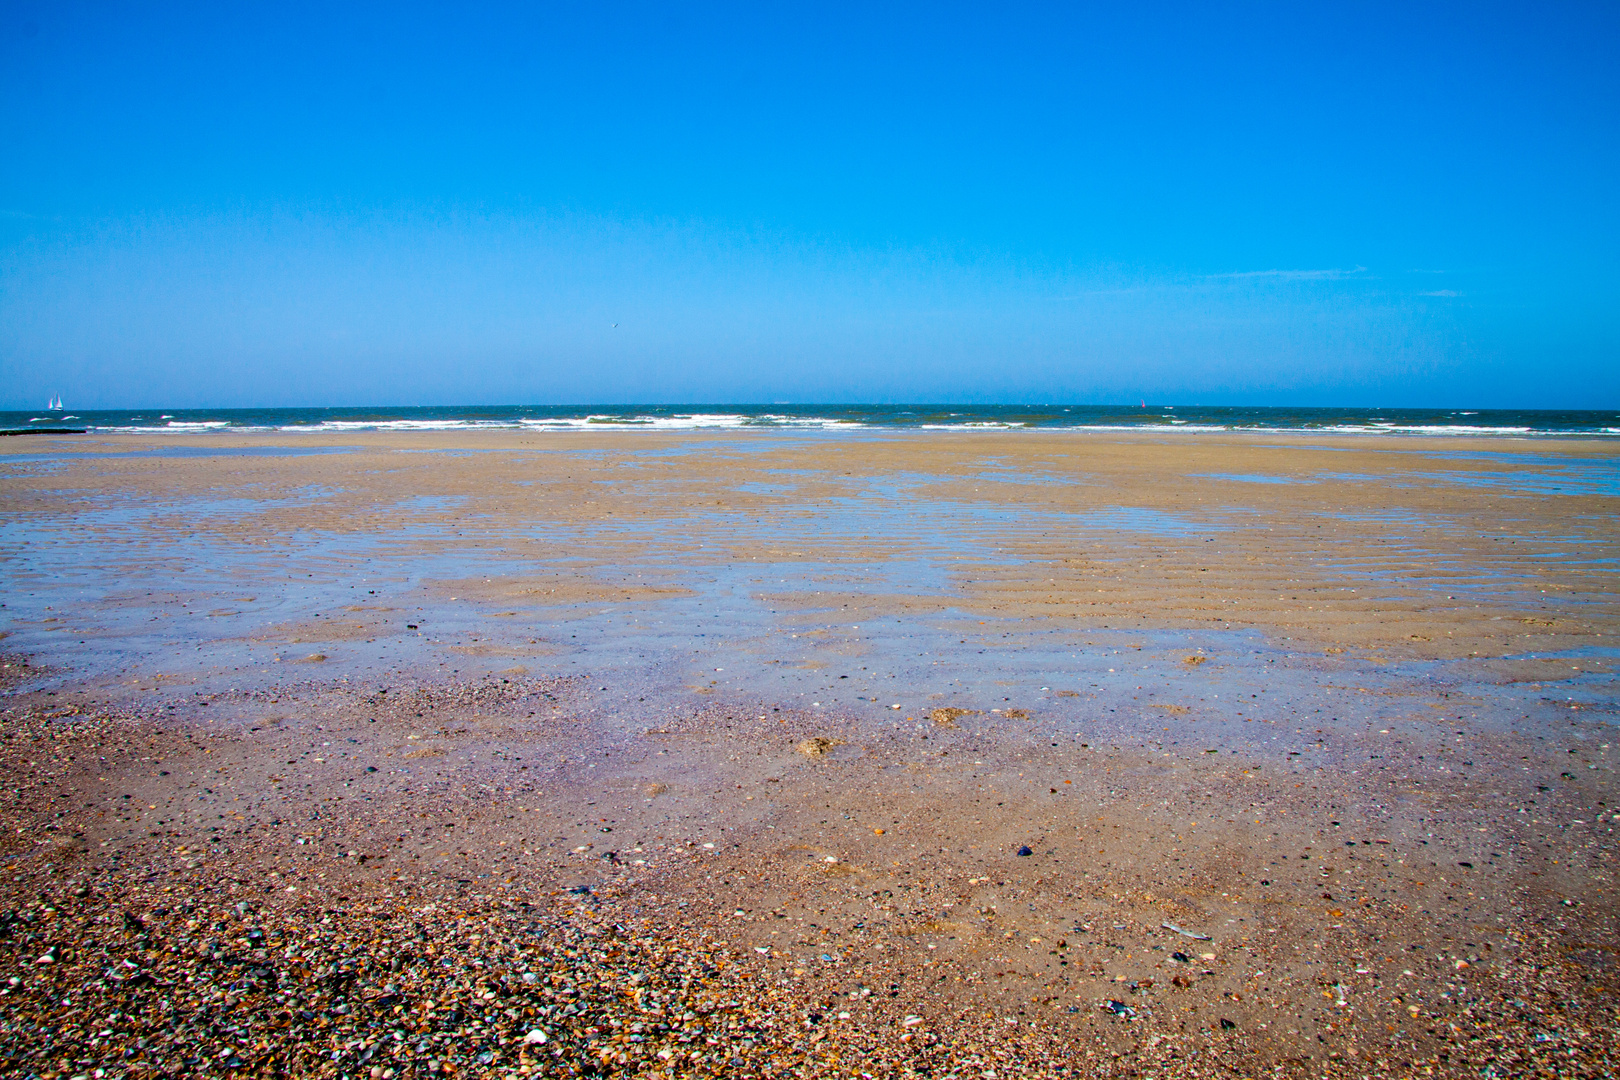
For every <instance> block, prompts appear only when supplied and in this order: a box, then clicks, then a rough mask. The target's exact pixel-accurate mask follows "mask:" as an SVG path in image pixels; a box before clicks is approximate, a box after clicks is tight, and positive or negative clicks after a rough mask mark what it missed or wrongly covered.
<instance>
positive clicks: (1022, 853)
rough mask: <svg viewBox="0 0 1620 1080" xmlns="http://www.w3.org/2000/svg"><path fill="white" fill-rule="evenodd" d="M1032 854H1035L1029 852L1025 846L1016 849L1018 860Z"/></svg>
mask: <svg viewBox="0 0 1620 1080" xmlns="http://www.w3.org/2000/svg"><path fill="white" fill-rule="evenodd" d="M1033 854H1035V852H1033V851H1031V850H1030V848H1029V846H1028V845H1027V844H1026V845H1025V846H1023V847H1021V848H1019V849H1018V855H1019V857H1020V858H1022V857H1024V856H1026V855H1033Z"/></svg>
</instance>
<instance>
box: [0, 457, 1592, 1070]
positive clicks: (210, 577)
mask: <svg viewBox="0 0 1620 1080" xmlns="http://www.w3.org/2000/svg"><path fill="white" fill-rule="evenodd" d="M42 442H44V440H31V441H30V445H29V447H27V448H26V451H27V452H26V453H24V452H23V449H21V448H18V449H16V450H15V452H11V453H10V454H9V456H8V457H5V458H0V469H4V470H5V471H4V474H3V475H4V477H5V479H4V480H3V487H0V498H3V500H4V502H3V506H4V523H5V524H4V532H3V533H0V538H3V542H4V545H5V546H4V554H5V558H6V564H7V577H8V580H9V581H10V582H11V583H12V585H11V588H10V589H9V590H8V597H7V599H6V607H5V608H4V609H3V610H4V613H5V617H6V620H7V622H6V625H5V629H6V630H7V631H9V637H8V638H7V639H6V640H5V641H3V642H0V648H7V649H10V650H11V652H12V654H13V657H14V659H12V660H11V661H10V662H11V663H12V664H13V666H12V667H9V668H6V669H4V670H3V672H0V674H4V675H6V676H7V677H8V678H9V680H10V684H9V685H10V690H9V693H8V696H7V698H6V700H5V703H4V709H5V713H4V720H5V725H6V731H5V733H6V735H7V739H6V741H5V743H4V745H3V751H0V769H3V770H4V774H5V777H6V779H7V784H6V785H5V786H6V788H7V789H8V790H7V793H6V795H5V799H6V802H7V811H6V822H7V824H8V825H11V826H13V827H12V828H8V829H7V830H6V832H7V833H8V834H9V835H8V841H7V844H8V848H9V850H8V851H7V853H6V854H7V855H8V861H7V864H6V869H5V874H6V885H5V888H6V890H7V892H8V896H7V898H6V904H7V906H8V907H9V909H10V912H9V914H10V916H12V918H11V920H10V921H8V923H7V926H8V928H9V930H10V936H9V937H7V938H4V939H0V948H3V949H4V950H5V951H4V952H3V953H0V965H4V966H5V967H6V968H7V969H8V970H5V971H0V982H3V980H6V979H11V978H16V979H17V980H18V982H17V983H15V984H12V986H11V988H10V989H9V990H6V989H4V988H3V987H0V992H3V993H6V994H7V996H9V997H10V998H11V999H12V1001H13V1003H14V1004H13V1005H12V1006H10V1008H11V1009H12V1010H13V1012H12V1018H11V1019H10V1020H8V1022H7V1028H6V1030H5V1032H4V1033H3V1037H4V1038H5V1040H6V1043H5V1047H4V1049H5V1052H6V1053H7V1054H8V1055H9V1058H10V1061H11V1062H12V1065H11V1068H12V1069H13V1070H15V1071H16V1072H18V1073H19V1074H21V1075H27V1074H29V1073H38V1074H40V1075H45V1074H46V1073H47V1072H56V1073H59V1074H60V1075H62V1076H64V1077H65V1076H71V1075H75V1074H76V1072H78V1071H85V1070H92V1069H93V1068H95V1067H101V1068H104V1069H108V1070H113V1071H114V1072H109V1075H112V1074H114V1073H116V1074H117V1075H123V1074H124V1073H125V1072H127V1073H128V1074H130V1075H148V1074H151V1073H153V1072H156V1071H169V1072H176V1071H178V1072H193V1073H206V1072H212V1073H217V1074H224V1073H227V1072H230V1071H233V1070H235V1071H246V1072H258V1071H263V1070H270V1071H275V1070H278V1069H279V1070H281V1071H283V1072H290V1073H295V1074H302V1073H308V1072H326V1073H330V1074H332V1075H372V1072H371V1070H373V1069H376V1070H381V1071H378V1072H376V1073H375V1075H376V1076H378V1077H382V1076H384V1075H386V1074H387V1070H389V1069H392V1070H394V1073H393V1075H400V1076H402V1075H427V1074H428V1073H429V1070H430V1069H438V1070H440V1071H444V1070H455V1071H459V1072H463V1073H471V1074H474V1075H478V1074H484V1073H488V1074H490V1075H499V1076H507V1075H524V1076H527V1075H533V1074H535V1073H536V1072H541V1073H542V1074H544V1075H552V1074H555V1075H569V1074H571V1073H570V1070H572V1071H573V1072H574V1073H578V1072H584V1071H590V1070H593V1069H594V1070H600V1071H605V1072H610V1073H611V1072H614V1071H624V1072H646V1071H659V1072H662V1073H665V1074H669V1075H692V1074H705V1073H708V1072H717V1073H735V1074H737V1075H763V1074H765V1073H771V1074H773V1075H774V1074H775V1073H777V1072H781V1071H790V1070H791V1069H794V1068H802V1069H804V1070H805V1071H806V1072H807V1073H813V1074H825V1075H858V1074H860V1073H861V1072H863V1071H864V1072H868V1073H871V1074H872V1075H894V1074H900V1073H902V1072H903V1071H905V1070H908V1069H909V1070H912V1071H913V1072H915V1073H917V1074H919V1075H923V1074H926V1075H949V1074H952V1073H953V1072H954V1073H955V1074H956V1075H973V1076H982V1075H985V1074H987V1073H990V1072H994V1073H996V1074H997V1075H1009V1074H1020V1075H1022V1074H1029V1075H1041V1074H1062V1073H1070V1074H1078V1075H1127V1074H1132V1073H1151V1074H1153V1075H1176V1074H1188V1075H1205V1074H1208V1075H1214V1074H1216V1073H1221V1074H1226V1073H1236V1074H1245V1073H1251V1072H1258V1071H1261V1070H1267V1071H1269V1070H1272V1069H1276V1068H1280V1069H1282V1070H1283V1072H1284V1073H1287V1074H1291V1075H1293V1074H1297V1075H1305V1074H1307V1073H1308V1074H1312V1075H1317V1074H1324V1075H1346V1076H1350V1075H1355V1076H1361V1075H1373V1074H1391V1075H1403V1076H1404V1075H1431V1074H1445V1075H1462V1074H1465V1073H1466V1074H1470V1075H1475V1074H1478V1073H1479V1072H1480V1070H1481V1069H1484V1068H1487V1067H1489V1068H1491V1069H1494V1072H1493V1075H1521V1074H1525V1073H1533V1072H1536V1071H1537V1070H1547V1071H1550V1072H1552V1073H1553V1074H1556V1075H1601V1074H1604V1073H1606V1072H1608V1071H1609V1070H1610V1068H1611V1063H1612V1060H1613V1055H1614V1049H1615V1038H1614V1028H1615V1024H1614V1004H1615V1003H1614V1000H1613V996H1612V986H1613V982H1614V964H1615V952H1614V948H1615V940H1616V939H1615V926H1614V901H1613V899H1612V882H1611V881H1610V875H1611V874H1612V869H1611V868H1612V863H1613V858H1612V845H1613V835H1612V828H1613V824H1614V822H1615V817H1616V813H1617V812H1620V811H1617V809H1616V808H1614V807H1613V805H1612V804H1613V797H1612V796H1613V792H1612V785H1613V775H1614V773H1613V759H1612V757H1611V748H1610V746H1609V745H1608V744H1609V742H1610V733H1611V732H1612V730H1613V724H1614V720H1615V710H1616V696H1615V693H1614V683H1613V675H1612V672H1613V664H1614V661H1615V656H1616V647H1615V642H1614V632H1615V626H1616V619H1615V614H1616V606H1615V595H1614V589H1613V579H1614V575H1613V566H1614V560H1615V558H1616V556H1617V555H1620V551H1617V549H1620V540H1617V534H1616V530H1615V527H1614V526H1615V520H1616V515H1615V511H1616V508H1617V503H1620V498H1617V496H1620V465H1617V461H1616V454H1615V447H1614V444H1613V443H1611V442H1571V441H1553V440H1455V439H1446V440H1422V439H1375V438H1351V439H1328V438H1320V437H1294V438H1289V437H1284V436H1279V435H1276V434H1268V435H1265V436H1211V435H1200V436H1197V437H1192V438H1175V437H1165V436H1141V435H1120V436H1103V435H1096V434H1090V433H1087V434H1084V435H1077V434H1072V433H1071V434H1062V433H1038V434H1036V433H1030V434H1017V433H1005V432H998V433H993V434H992V433H986V434H983V435H959V434H946V433H927V434H915V433H910V434H903V435H883V436H860V437H853V436H847V435H840V436H836V437H828V436H818V437H792V436H783V435H773V436H769V437H755V436H744V437H739V436H737V435H735V434H731V435H700V434H692V435H654V434H650V433H608V434H596V433H588V434H586V433H568V434H558V435H520V434H515V433H505V434H484V435H475V436H468V435H462V434H458V435H456V436H453V437H452V436H449V435H425V434H423V435H411V436H397V435H365V436H347V437H344V438H341V439H338V438H326V437H280V436H255V437H251V438H241V437H231V438H226V437H212V436H195V437H187V438H184V439H158V438H138V437H118V438H104V439H95V440H93V441H87V440H83V439H81V440H61V441H59V442H56V441H53V443H52V445H50V446H49V447H48V448H42V447H41V443H42ZM3 449H5V450H6V451H12V450H13V448H10V447H6V448H3ZM25 656H26V658H27V664H28V665H29V666H28V668H26V669H24V668H23V667H22V666H21V664H22V659H21V658H22V657H25ZM1026 850H1027V852H1028V853H1027V854H1020V852H1021V851H1026ZM81 891H83V892H84V895H83V896H80V895H78V893H79V892H81ZM239 905H240V906H239ZM47 906H48V907H49V908H50V910H49V911H48V912H47V910H46V908H47ZM124 912H129V913H130V915H131V917H132V918H134V919H136V920H138V924H137V923H129V922H127V921H125V920H124V917H123V913H124ZM463 916H465V917H463ZM98 919H103V920H105V921H102V922H97V921H96V920H98ZM30 920H31V921H30ZM480 926H482V927H484V929H483V930H482V931H480V930H479V929H478V927H480ZM255 932H256V933H258V935H259V936H258V937H257V938H255V937H253V934H254V933H255ZM474 938H476V939H477V940H474ZM310 941H313V942H317V944H316V945H315V946H314V948H313V950H312V951H305V950H303V946H302V945H301V944H299V943H302V942H310ZM385 942H386V944H384V943H385ZM401 942H409V943H410V944H409V945H408V946H406V947H405V948H404V949H403V951H402V950H401ZM52 945H55V946H56V947H57V948H58V950H59V951H58V952H57V953H56V954H55V957H56V959H55V960H54V961H53V962H52V963H46V964H40V963H38V962H37V960H38V959H39V958H40V957H42V956H44V955H47V953H46V950H47V949H48V948H49V947H50V946H52ZM165 950H168V951H165ZM306 953H307V954H306ZM570 953H571V954H573V955H569V954H570ZM405 954H408V959H405V960H403V961H402V960H400V956H402V955H405ZM446 960H449V961H451V962H450V963H448V964H447V963H445V961H446ZM126 962H128V963H131V964H133V965H134V966H133V967H129V968H121V967H120V966H119V965H122V964H125V963H126ZM126 970H127V971H129V972H135V973H139V972H147V971H149V972H151V975H150V981H149V982H146V983H143V984H141V985H140V986H137V987H135V988H131V987H129V986H128V985H127V983H125V982H124V981H122V980H123V979H124V978H125V977H126V976H124V975H122V974H121V973H122V972H123V971H126ZM266 971H268V972H270V973H273V974H274V978H273V979H272V978H271V975H270V974H265V973H264V972H266ZM252 972H260V974H256V975H255V974H251V973H252ZM187 980H189V981H187ZM637 980H640V981H639V982H638V981H637ZM569 981H571V982H572V984H573V986H574V990H573V996H572V997H570V998H567V999H566V1002H565V999H564V998H562V997H559V996H558V994H559V993H560V992H561V991H560V990H559V989H558V988H559V987H561V986H563V985H565V984H566V983H568V982H569ZM181 987H184V988H185V990H184V991H183V992H182V990H181V989H180V988H181ZM390 987H392V989H390ZM654 988H656V991H655V989H654ZM210 994H217V995H219V996H218V997H210V996H209V995H210ZM485 995H488V996H487V997H486V996H485ZM548 995H550V996H548ZM64 1002H66V1003H65V1004H64ZM165 1002H166V1003H167V1006H165V1005H164V1003H165ZM379 1002H382V1004H380V1005H379V1004H378V1003H379ZM576 1006H577V1011H575V1010H576ZM232 1013H235V1014H236V1015H237V1016H238V1017H239V1018H240V1019H239V1022H238V1023H236V1024H234V1025H232V1024H226V1023H225V1022H224V1020H225V1018H227V1017H229V1016H230V1015H231V1014H232ZM86 1014H92V1015H94V1016H96V1017H97V1019H96V1020H95V1022H94V1023H90V1022H88V1019H79V1020H77V1021H76V1024H77V1026H74V1025H73V1024H71V1023H70V1024H67V1025H66V1026H64V1021H65V1020H70V1019H72V1018H75V1017H84V1016H86ZM182 1014H184V1015H185V1016H188V1017H190V1019H189V1020H188V1021H187V1025H186V1026H183V1027H182V1028H181V1031H182V1033H184V1032H191V1033H193V1035H194V1036H195V1037H194V1038H193V1039H192V1040H191V1041H187V1039H186V1038H184V1037H181V1038H177V1040H176V1041H175V1042H174V1043H173V1044H172V1045H171V1043H169V1042H167V1041H165V1040H161V1039H157V1038H155V1036H154V1032H155V1031H157V1030H160V1029H165V1028H167V1029H172V1028H173V1025H174V1022H175V1020H176V1018H177V1017H179V1016H181V1015H182ZM306 1014H307V1015H306ZM688 1014H690V1017H688ZM844 1014H848V1015H847V1016H845V1015H844ZM101 1017H106V1019H101ZM103 1025H104V1026H103ZM635 1025H640V1029H639V1030H636V1029H635ZM230 1026H236V1027H239V1028H242V1029H243V1031H242V1033H240V1038H237V1036H236V1035H231V1036H230V1038H237V1041H235V1042H229V1039H228V1038H227V1035H226V1033H225V1030H224V1029H225V1028H228V1027H230ZM47 1030H48V1031H50V1032H51V1035H50V1038H49V1039H42V1035H41V1033H42V1031H47ZM534 1031H539V1032H541V1033H542V1034H544V1035H545V1039H546V1041H544V1042H541V1041H539V1039H538V1038H536V1037H533V1036H531V1035H530V1034H529V1033H530V1032H534ZM100 1032H107V1034H105V1035H102V1034H100ZM396 1032H397V1033H398V1034H397V1036H396V1034H395V1033H396ZM250 1036H251V1037H250ZM140 1039H145V1040H146V1045H145V1046H140V1045H138V1044H137V1040H140ZM525 1039H528V1040H529V1041H524V1040H525ZM503 1040H504V1041H503ZM227 1042H229V1045H227ZM204 1044H206V1045H204ZM126 1050H133V1051H134V1052H133V1053H130V1054H129V1055H128V1056H124V1055H125V1051H126ZM661 1054H662V1055H664V1056H660V1055H661ZM231 1055H234V1060H235V1061H237V1062H239V1064H236V1065H232V1064H231V1061H232V1060H233V1058H232V1056H231ZM480 1055H486V1056H485V1057H484V1059H483V1060H480ZM188 1061H191V1062H194V1063H193V1064H187V1062H188Z"/></svg>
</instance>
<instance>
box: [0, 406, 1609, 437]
mask: <svg viewBox="0 0 1620 1080" xmlns="http://www.w3.org/2000/svg"><path fill="white" fill-rule="evenodd" d="M50 427H72V428H86V429H89V430H91V431H97V432H141V433H151V432H163V433H166V434H176V435H180V434H187V433H197V432H254V431H260V432H264V431H269V432H342V431H454V430H477V429H502V428H504V429H516V430H535V431H568V430H593V429H594V430H601V429H613V430H646V431H681V430H698V429H708V430H716V429H736V430H747V429H771V430H778V431H780V430H805V431H812V430H820V431H836V430H851V431H855V430H865V429H878V430H882V429H890V430H894V429H902V430H944V431H952V430H956V431H972V430H983V431H1006V430H1016V429H1036V428H1038V429H1070V430H1077V431H1086V430H1100V431H1115V430H1120V429H1134V430H1142V431H1164V432H1183V433H1189V434H1191V433H1197V432H1222V431H1315V432H1322V433H1325V434H1368V435H1391V434H1395V435H1401V434H1405V435H1507V436H1515V435H1517V436H1565V437H1567V436H1586V437H1614V436H1620V412H1617V411H1607V410H1562V411H1558V410H1529V409H1478V410H1469V409H1350V408H1288V407H1266V408H1261V407H1248V406H1206V405H1173V406H1172V405H1150V406H1146V407H1141V408H1128V407H1123V406H1111V405H783V404H772V405H577V406H569V405H479V406H449V405H434V406H412V407H383V406H379V407H375V408H325V409H295V408H270V409H172V410H161V409H144V410H74V409H64V410H62V411H47V410H39V411H29V412H0V428H3V429H7V430H11V431H18V430H31V429H39V428H50Z"/></svg>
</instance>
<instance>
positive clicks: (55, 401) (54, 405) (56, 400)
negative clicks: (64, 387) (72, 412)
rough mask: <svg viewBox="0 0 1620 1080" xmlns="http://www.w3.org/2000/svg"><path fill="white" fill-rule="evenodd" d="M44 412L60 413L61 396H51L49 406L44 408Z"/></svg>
mask: <svg viewBox="0 0 1620 1080" xmlns="http://www.w3.org/2000/svg"><path fill="white" fill-rule="evenodd" d="M45 411H46V412H61V411H62V395H61V394H56V395H55V396H53V397H52V398H51V403H50V404H49V405H47V406H45Z"/></svg>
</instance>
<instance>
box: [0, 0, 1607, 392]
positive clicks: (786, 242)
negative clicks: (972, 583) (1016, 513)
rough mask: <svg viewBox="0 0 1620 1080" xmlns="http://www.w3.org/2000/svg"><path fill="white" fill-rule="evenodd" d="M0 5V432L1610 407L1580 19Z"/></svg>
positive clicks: (1595, 31) (1585, 21)
mask: <svg viewBox="0 0 1620 1080" xmlns="http://www.w3.org/2000/svg"><path fill="white" fill-rule="evenodd" d="M1219 7H1220V6H1219V5H1207V4H1186V5H1160V6H1152V5H1133V4H1119V3H1109V4H1098V5H1095V6H1092V7H1089V8H1087V7H1082V6H1079V5H1072V4H1071V5H1049V6H1045V5H1032V4H988V3H987V4H980V5H973V6H967V5H960V6H953V5H949V4H941V3H929V4H922V3H916V4H909V5H898V4H893V5H883V4H852V5H849V6H845V7H840V6H837V5H833V4H804V5H778V4H769V3H751V4H737V5H734V6H698V5H682V4H669V3H656V4H644V5H638V4H628V3H613V2H601V3H577V4H566V5H561V4H559V5H543V4H540V5H528V4H522V5H520V4H513V5H510V6H501V5H477V4H467V3H460V4H446V5H443V6H423V5H411V4H408V3H403V4H402V3H392V4H377V5H375V6H362V5H343V4H329V3H323V4H318V5H315V4H311V5H307V6H300V5H298V4H295V3H285V2H283V3H276V4H273V5H263V6H258V5H254V4H235V3H223V4H222V3H209V4H196V5H189V4H184V3H72V2H60V3H26V2H25V3H16V2H9V0H8V2H0V407H4V406H12V407H32V408H37V407H38V406H39V405H40V404H42V403H43V401H44V399H45V397H46V396H47V395H48V394H50V393H53V392H60V393H62V394H63V396H64V397H65V398H66V399H67V400H68V403H69V405H70V406H72V407H77V408H93V407H97V406H103V407H122V406H128V407H137V406H140V407H148V406H171V407H184V406H227V405H272V404H285V405H293V404H303V405H328V404H332V405H336V404H475V403H488V404H501V403H520V402H521V403H567V402H615V401H617V402H655V401H666V402H683V401H708V402H727V401H732V402H752V401H781V400H792V401H798V402H817V401H820V402H826V401H962V402H997V401H1000V402H1050V401H1068V402H1097V403H1106V402H1116V401H1130V402H1134V401H1135V400H1137V399H1138V398H1141V397H1146V398H1148V399H1149V400H1151V401H1156V402H1186V403H1195V402H1201V403H1257V404H1343V405H1355V404H1365V405H1385V406H1396V405H1459V406H1547V407H1577V408H1578V407H1611V408H1612V407H1615V406H1616V405H1620V258H1617V253H1620V194H1617V193H1620V142H1617V135H1620V59H1617V57H1620V6H1617V5H1615V4H1613V3H1594V4H1589V5H1580V4H1531V3H1525V4H1519V5H1511V6H1509V5H1491V4H1485V3H1469V4H1462V3H1457V4H1449V5H1421V4H1413V3H1391V4H1371V3H1368V4H1310V3H1306V4H1300V3H1289V4H1277V5H1272V6H1268V5H1258V4H1255V5H1249V4H1245V5H1232V6H1229V7H1226V8H1224V9H1218V8H1219Z"/></svg>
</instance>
